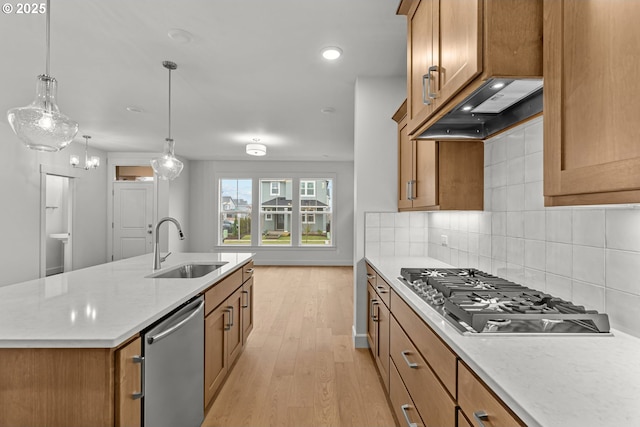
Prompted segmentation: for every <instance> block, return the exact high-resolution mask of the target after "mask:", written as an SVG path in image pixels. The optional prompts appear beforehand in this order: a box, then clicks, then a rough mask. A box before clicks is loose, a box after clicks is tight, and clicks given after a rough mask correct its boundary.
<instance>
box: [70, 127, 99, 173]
mask: <svg viewBox="0 0 640 427" xmlns="http://www.w3.org/2000/svg"><path fill="white" fill-rule="evenodd" d="M82 137H83V138H84V166H80V156H77V155H75V154H72V155H71V158H70V160H69V162H70V163H71V166H73V167H74V168H81V169H84V170H89V169H96V168H97V167H98V166H100V157H98V156H91V157H89V139H91V137H90V136H89V135H82Z"/></svg>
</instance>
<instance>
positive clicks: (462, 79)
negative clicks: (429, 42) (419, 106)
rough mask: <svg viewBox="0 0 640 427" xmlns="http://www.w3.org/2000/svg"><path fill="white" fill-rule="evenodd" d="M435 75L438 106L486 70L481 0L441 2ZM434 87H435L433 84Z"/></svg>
mask: <svg viewBox="0 0 640 427" xmlns="http://www.w3.org/2000/svg"><path fill="white" fill-rule="evenodd" d="M439 3H440V7H439V20H438V22H439V27H438V29H439V31H438V34H437V35H436V36H434V42H435V44H436V46H437V48H436V50H435V53H436V55H437V62H436V65H437V66H438V71H437V73H434V75H433V78H434V79H435V86H436V88H437V90H436V100H435V102H436V106H438V107H439V106H440V105H442V104H444V103H446V102H447V101H448V100H449V99H450V98H452V97H453V95H455V94H456V93H458V92H459V91H460V90H461V89H462V88H463V87H465V86H466V85H467V83H469V82H470V81H471V80H473V79H474V78H475V77H476V76H477V75H479V74H480V72H481V71H482V32H481V31H482V8H481V3H482V2H481V1H480V0H440V2H439ZM432 86H433V84H432Z"/></svg>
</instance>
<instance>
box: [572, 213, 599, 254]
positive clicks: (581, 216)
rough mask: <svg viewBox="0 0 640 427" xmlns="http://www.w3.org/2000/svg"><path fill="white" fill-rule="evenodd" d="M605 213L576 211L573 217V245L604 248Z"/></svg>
mask: <svg viewBox="0 0 640 427" xmlns="http://www.w3.org/2000/svg"><path fill="white" fill-rule="evenodd" d="M604 212H605V211H604V210H603V209H598V210H587V209H574V210H573V217H572V236H573V244H575V245H585V246H595V247H598V248H603V247H604V242H605V240H604V239H605V237H604V236H605V213H604Z"/></svg>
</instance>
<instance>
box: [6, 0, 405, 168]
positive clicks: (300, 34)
mask: <svg viewBox="0 0 640 427" xmlns="http://www.w3.org/2000/svg"><path fill="white" fill-rule="evenodd" d="M13 4H14V5H15V4H16V3H13ZM397 4H398V2H397V1H395V0H315V1H314V0H268V1H267V0H172V1H167V0H108V1H107V0H52V4H51V73H50V74H51V76H53V77H55V78H56V79H57V80H58V105H59V107H60V110H61V112H63V113H64V114H66V115H68V116H69V117H71V118H73V119H74V120H76V121H78V122H79V124H80V131H79V132H78V135H77V136H76V141H78V142H80V143H81V142H83V139H82V135H83V134H88V135H91V136H92V139H91V141H90V144H91V145H92V146H95V147H97V148H100V149H102V150H105V151H117V152H159V151H162V147H163V144H164V139H165V138H166V137H167V135H168V81H169V77H168V74H169V72H168V71H167V70H166V69H165V68H164V67H163V66H162V61H164V60H171V61H174V62H176V63H177V64H178V69H177V70H176V71H174V72H172V100H171V104H172V130H171V133H172V137H173V138H174V140H175V144H176V154H177V155H179V156H182V157H184V158H187V159H192V160H195V159H207V160H213V159H216V160H217V159H220V160H247V159H248V158H249V156H248V155H247V154H245V152H244V150H245V145H246V144H247V143H251V142H253V141H252V140H253V139H254V138H260V140H261V141H260V142H261V143H264V144H265V145H266V146H267V150H268V151H267V156H266V157H264V158H262V159H266V160H328V161H335V160H353V134H354V131H353V122H354V88H355V82H356V78H357V77H390V76H404V75H405V74H406V60H405V58H406V47H405V46H406V43H405V39H406V30H405V28H406V22H405V17H404V16H396V14H395V10H396V7H397ZM175 29H180V30H184V31H186V32H188V33H189V34H190V41H188V42H185V40H181V39H178V40H174V39H172V38H170V37H169V36H168V34H169V32H170V31H171V30H175ZM0 37H1V39H0V40H2V41H1V42H0V58H2V62H3V66H2V67H0V111H2V112H3V114H4V112H5V111H7V110H8V109H9V108H12V107H17V106H24V105H27V104H29V103H30V102H31V101H32V100H33V98H34V95H35V83H36V76H37V75H39V74H44V72H45V17H44V15H36V14H29V15H27V14H22V15H19V14H16V13H15V9H14V11H13V13H10V14H6V13H3V14H2V15H0ZM325 46H339V47H340V48H341V49H342V50H343V51H344V54H343V55H342V57H341V58H339V59H338V60H336V61H334V62H328V61H326V60H324V59H323V58H322V57H321V55H320V51H321V49H322V48H323V47H325ZM127 107H133V108H134V109H138V110H141V111H140V112H130V111H128V110H127ZM327 108H330V109H332V110H333V112H331V113H326V112H322V110H323V109H327ZM2 123H4V124H2V125H0V126H7V127H8V124H7V122H6V119H4V120H3V121H2ZM16 143H18V140H17V138H16Z"/></svg>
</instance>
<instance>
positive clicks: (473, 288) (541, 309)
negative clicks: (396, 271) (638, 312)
mask: <svg viewBox="0 0 640 427" xmlns="http://www.w3.org/2000/svg"><path fill="white" fill-rule="evenodd" d="M400 274H401V276H402V278H403V279H404V281H405V282H406V283H407V285H408V287H409V289H411V290H412V291H413V292H415V293H416V294H417V295H418V296H420V297H421V298H422V299H423V300H425V301H426V302H427V303H428V304H429V305H431V306H432V307H434V308H436V309H437V310H438V311H439V312H440V313H441V314H442V315H443V316H445V318H447V319H448V320H449V321H450V322H452V323H453V324H454V325H455V326H456V327H458V329H460V330H461V331H463V332H472V333H487V332H490V333H502V334H507V333H518V334H521V333H544V334H561V333H565V334H567V333H569V334H584V333H592V334H603V333H608V332H609V319H608V317H607V315H606V314H603V313H598V312H597V311H595V310H587V309H585V308H584V307H582V306H578V305H574V304H572V303H571V302H568V301H565V300H563V299H561V298H557V297H553V296H552V295H549V294H546V293H544V292H541V291H538V290H535V289H530V288H528V287H526V286H522V285H519V284H517V283H514V282H511V281H508V280H505V279H502V278H500V277H497V276H494V275H491V274H488V273H485V272H483V271H480V270H476V269H471V268H466V269H460V268H458V269H437V270H436V269H429V268H426V269H420V268H403V269H401V272H400Z"/></svg>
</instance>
